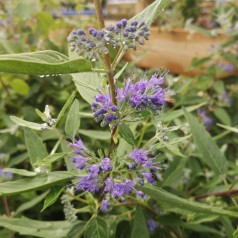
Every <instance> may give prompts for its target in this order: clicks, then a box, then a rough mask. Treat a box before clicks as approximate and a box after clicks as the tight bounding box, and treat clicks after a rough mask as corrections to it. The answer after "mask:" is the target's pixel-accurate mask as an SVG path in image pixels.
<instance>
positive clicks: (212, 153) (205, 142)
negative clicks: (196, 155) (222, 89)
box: [184, 109, 227, 175]
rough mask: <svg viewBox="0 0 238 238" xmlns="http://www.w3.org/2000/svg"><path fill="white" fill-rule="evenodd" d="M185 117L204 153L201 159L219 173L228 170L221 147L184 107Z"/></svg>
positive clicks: (198, 146) (201, 151)
mask: <svg viewBox="0 0 238 238" xmlns="http://www.w3.org/2000/svg"><path fill="white" fill-rule="evenodd" d="M184 114H185V117H186V119H187V121H188V123H189V125H190V129H191V132H192V135H193V139H194V142H195V143H196V146H197V148H198V150H199V152H200V153H201V154H202V157H201V159H202V160H203V162H204V163H206V164H207V165H208V166H209V167H210V168H211V169H212V170H213V171H214V172H215V173H216V174H217V175H223V174H224V173H225V172H226V170H227V161H226V158H225V156H224V155H223V154H222V153H221V151H220V149H219V147H218V146H217V144H216V143H215V141H214V139H213V138H212V137H211V136H210V134H209V133H208V132H207V131H206V129H205V128H204V127H203V126H202V125H200V124H199V123H198V121H197V119H195V118H194V117H193V116H192V115H191V114H190V113H188V112H187V111H186V109H184Z"/></svg>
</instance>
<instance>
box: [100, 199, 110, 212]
mask: <svg viewBox="0 0 238 238" xmlns="http://www.w3.org/2000/svg"><path fill="white" fill-rule="evenodd" d="M109 206H110V203H109V202H108V201H107V200H102V202H101V208H100V210H101V211H102V212H107V211H108V208H109Z"/></svg>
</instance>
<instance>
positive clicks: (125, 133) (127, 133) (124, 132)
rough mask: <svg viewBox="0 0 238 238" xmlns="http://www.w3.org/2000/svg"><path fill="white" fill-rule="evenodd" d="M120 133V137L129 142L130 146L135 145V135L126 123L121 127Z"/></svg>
mask: <svg viewBox="0 0 238 238" xmlns="http://www.w3.org/2000/svg"><path fill="white" fill-rule="evenodd" d="M119 132H120V135H121V136H122V137H123V138H124V139H125V141H127V142H128V143H129V144H130V145H134V144H135V139H134V135H133V133H132V131H131V129H130V128H129V127H128V126H127V125H126V124H125V123H122V124H121V125H120V127H119Z"/></svg>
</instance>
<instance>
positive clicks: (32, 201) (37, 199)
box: [15, 191, 49, 215]
mask: <svg viewBox="0 0 238 238" xmlns="http://www.w3.org/2000/svg"><path fill="white" fill-rule="evenodd" d="M48 192H49V191H46V192H45V193H42V194H41V195H37V196H36V197H35V198H33V199H30V201H27V202H25V203H23V204H21V206H19V207H18V208H17V210H16V211H15V214H16V215H17V214H19V213H21V212H23V211H26V210H28V209H30V208H32V207H34V206H35V205H37V204H38V203H39V202H41V201H42V200H43V199H44V198H45V197H46V195H47V194H48Z"/></svg>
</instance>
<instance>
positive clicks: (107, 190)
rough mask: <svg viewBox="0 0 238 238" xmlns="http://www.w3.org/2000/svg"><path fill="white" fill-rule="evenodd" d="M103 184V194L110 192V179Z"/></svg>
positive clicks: (111, 181)
mask: <svg viewBox="0 0 238 238" xmlns="http://www.w3.org/2000/svg"><path fill="white" fill-rule="evenodd" d="M104 183H105V187H104V192H105V193H107V192H110V191H111V189H112V186H113V180H112V178H107V179H106V180H105V182H104Z"/></svg>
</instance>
